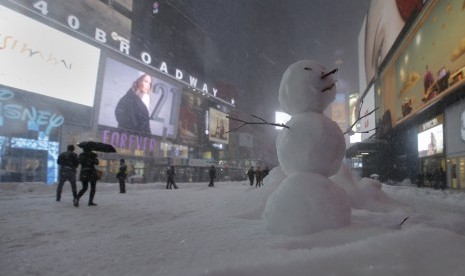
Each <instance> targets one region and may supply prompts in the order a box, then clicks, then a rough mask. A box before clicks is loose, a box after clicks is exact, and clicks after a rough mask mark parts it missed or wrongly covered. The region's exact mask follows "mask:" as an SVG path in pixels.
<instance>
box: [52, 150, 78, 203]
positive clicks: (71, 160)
mask: <svg viewBox="0 0 465 276" xmlns="http://www.w3.org/2000/svg"><path fill="white" fill-rule="evenodd" d="M57 164H58V165H59V166H60V170H59V175H58V177H59V180H58V186H57V197H56V200H57V201H60V200H61V192H62V191H63V185H64V184H65V182H66V181H69V183H70V184H71V190H72V192H73V201H74V200H75V199H76V197H77V189H76V169H77V167H78V166H79V159H78V156H77V154H76V153H75V152H74V146H73V145H68V147H67V151H65V152H62V153H60V155H58V160H57Z"/></svg>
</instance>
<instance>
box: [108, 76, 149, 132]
mask: <svg viewBox="0 0 465 276" xmlns="http://www.w3.org/2000/svg"><path fill="white" fill-rule="evenodd" d="M151 91H152V77H151V76H150V75H148V74H144V75H142V76H140V77H139V78H138V79H137V80H136V81H134V83H133V84H132V87H131V88H130V89H129V91H128V92H127V93H126V94H125V95H124V96H123V97H122V98H121V99H120V100H119V102H118V104H117V105H116V108H115V116H116V121H117V122H118V128H122V129H127V130H133V131H137V132H140V133H144V134H150V133H151V132H150V123H149V121H150V115H149V105H150V94H151Z"/></svg>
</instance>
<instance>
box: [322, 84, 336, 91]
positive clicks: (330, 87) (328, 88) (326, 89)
mask: <svg viewBox="0 0 465 276" xmlns="http://www.w3.org/2000/svg"><path fill="white" fill-rule="evenodd" d="M334 85H336V84H335V83H333V84H331V86H328V87H326V88H325V89H323V90H321V92H323V93H324V92H326V91H328V90H331V89H332V88H333V87H334Z"/></svg>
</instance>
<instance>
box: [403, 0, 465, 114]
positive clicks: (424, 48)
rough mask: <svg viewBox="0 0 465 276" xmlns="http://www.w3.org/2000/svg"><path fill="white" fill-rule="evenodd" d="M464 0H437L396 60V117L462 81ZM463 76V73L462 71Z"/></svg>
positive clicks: (414, 108)
mask: <svg viewBox="0 0 465 276" xmlns="http://www.w3.org/2000/svg"><path fill="white" fill-rule="evenodd" d="M462 5H463V1H459V0H453V1H437V2H436V3H435V6H434V7H433V8H432V9H431V12H430V13H429V16H428V18H426V19H425V20H424V21H423V24H422V25H421V27H420V28H419V29H418V31H417V32H416V33H415V35H414V36H412V37H410V38H409V40H408V41H407V43H406V46H405V47H404V49H403V51H402V53H401V54H400V55H399V57H398V58H397V60H396V62H395V68H394V70H395V75H394V76H395V85H396V86H395V89H396V95H397V98H396V115H397V116H396V118H397V120H401V119H402V118H404V117H406V116H408V115H409V114H410V113H411V112H413V111H415V110H418V109H420V108H422V107H423V106H425V105H428V104H429V103H430V102H431V101H432V100H433V99H434V98H436V97H439V96H441V94H445V93H448V92H449V91H450V89H449V87H450V86H453V85H455V84H456V83H458V82H461V80H460V79H458V78H457V79H455V78H454V76H455V75H456V74H457V73H460V72H463V71H464V70H465V28H464V27H463V26H465V14H464V10H463V6H462ZM462 76H463V75H462Z"/></svg>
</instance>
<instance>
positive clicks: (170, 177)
mask: <svg viewBox="0 0 465 276" xmlns="http://www.w3.org/2000/svg"><path fill="white" fill-rule="evenodd" d="M166 175H167V176H168V180H167V181H166V189H171V186H174V188H175V189H177V188H178V186H176V183H174V176H175V175H176V172H175V171H174V166H173V165H171V166H170V168H169V169H168V170H167V171H166Z"/></svg>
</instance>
